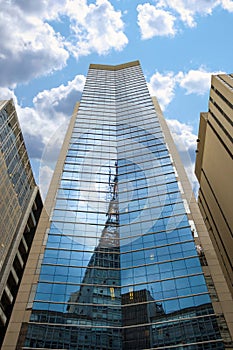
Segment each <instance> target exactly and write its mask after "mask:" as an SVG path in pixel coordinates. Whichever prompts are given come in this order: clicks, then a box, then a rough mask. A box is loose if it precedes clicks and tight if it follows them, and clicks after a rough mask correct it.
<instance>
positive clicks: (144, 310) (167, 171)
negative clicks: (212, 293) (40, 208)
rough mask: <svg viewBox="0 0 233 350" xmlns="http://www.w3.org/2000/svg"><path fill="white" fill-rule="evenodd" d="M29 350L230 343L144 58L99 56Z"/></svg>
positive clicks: (62, 189) (59, 201) (53, 226)
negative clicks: (112, 60)
mask: <svg viewBox="0 0 233 350" xmlns="http://www.w3.org/2000/svg"><path fill="white" fill-rule="evenodd" d="M47 233H48V238H47V242H46V248H45V253H44V257H43V261H42V265H41V270H40V277H39V283H38V285H37V290H36V294H35V298H34V302H33V309H32V314H31V318H30V322H29V324H28V325H27V327H26V330H25V339H24V347H23V348H24V349H41V348H46V349H79V350H84V349H85V350H86V349H88V350H89V349H99V350H104V349H106V350H109V349H114V350H120V349H124V350H129V349H134V350H137V349H192V350H194V349H224V346H223V344H222V341H221V336H220V333H219V330H218V326H217V322H216V318H215V315H214V311H213V308H212V304H211V301H210V297H209V294H208V290H207V287H206V282H205V279H204V275H203V271H202V268H201V265H200V262H199V258H198V255H197V252H196V247H195V244H194V241H193V236H192V232H191V228H190V226H189V221H188V218H187V214H186V211H185V208H184V203H183V200H182V198H181V194H180V190H179V187H178V182H177V178H176V175H175V172H174V167H173V164H172V160H171V157H170V155H169V152H168V149H167V146H166V142H165V140H164V137H163V134H162V131H161V128H160V125H159V121H158V119H157V115H156V110H155V107H154V105H153V102H152V100H151V97H150V95H149V92H148V89H147V85H146V82H145V79H144V76H143V73H142V71H141V67H140V65H139V63H138V62H132V63H130V64H126V65H121V66H116V67H111V66H100V65H91V66H90V69H89V72H88V76H87V80H86V85H85V88H84V91H83V94H82V99H81V102H80V106H79V109H78V113H77V118H76V123H75V126H74V129H73V132H72V137H71V139H70V144H69V148H68V152H67V155H66V159H65V163H64V166H63V171H62V174H61V179H60V183H59V188H58V190H57V194H56V200H55V206H54V209H53V212H52V214H51V220H50V227H49V228H48V229H47Z"/></svg>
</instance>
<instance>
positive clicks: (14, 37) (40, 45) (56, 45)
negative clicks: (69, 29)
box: [0, 2, 69, 86]
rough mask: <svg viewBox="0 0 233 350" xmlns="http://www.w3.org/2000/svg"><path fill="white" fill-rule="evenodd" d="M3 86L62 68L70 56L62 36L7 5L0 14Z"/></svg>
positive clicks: (12, 84) (14, 7) (31, 16)
mask: <svg viewBox="0 0 233 350" xmlns="http://www.w3.org/2000/svg"><path fill="white" fill-rule="evenodd" d="M0 32H1V40H0V52H1V58H0V62H1V86H14V84H16V83H18V82H26V81H29V80H30V79H32V78H34V77H37V76H40V75H43V74H48V73H51V72H53V71H55V70H59V69H62V68H63V67H64V66H65V65H66V61H67V59H68V57H69V54H68V52H67V50H66V49H65V48H64V43H63V40H62V37H61V35H59V33H55V31H54V30H53V28H52V27H51V26H50V25H49V24H48V23H45V22H44V21H43V20H42V19H41V18H40V17H39V16H37V15H29V14H27V13H24V12H23V11H22V10H21V9H20V8H19V7H17V6H11V5H10V4H8V3H7V2H5V3H4V4H3V3H2V4H1V12H0Z"/></svg>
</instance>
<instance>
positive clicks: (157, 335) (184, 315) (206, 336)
mask: <svg viewBox="0 0 233 350" xmlns="http://www.w3.org/2000/svg"><path fill="white" fill-rule="evenodd" d="M205 313H209V320H211V322H206V320H205V319H204V318H203V317H202V315H203V314H205ZM151 321H152V320H151ZM153 321H154V322H155V324H154V325H153V326H152V331H151V333H152V335H151V339H152V344H151V347H153V348H157V347H163V348H164V347H166V349H167V347H168V346H171V345H173V346H174V348H173V347H172V349H182V348H183V347H182V344H183V346H184V349H185V348H186V347H185V345H184V344H186V342H187V340H186V339H187V338H188V339H189V342H190V343H191V344H192V343H193V344H202V343H205V341H206V342H210V344H209V345H207V348H206V349H212V347H211V340H212V339H214V337H215V332H216V328H217V327H218V324H217V320H216V318H215V316H214V315H213V313H212V307H211V304H209V305H208V304H207V305H201V306H199V307H195V308H194V307H193V308H187V309H183V310H181V311H176V312H172V313H170V314H167V315H166V316H165V317H164V316H163V315H161V316H159V315H157V316H156V318H154V320H153ZM153 321H152V322H153ZM175 345H177V347H175ZM196 346H198V345H193V346H192V345H190V347H189V349H193V350H195V349H197V347H196ZM214 347H215V345H213V349H214ZM218 349H223V348H221V347H220V346H219V348H218Z"/></svg>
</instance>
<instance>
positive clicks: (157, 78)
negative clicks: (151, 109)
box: [148, 72, 176, 110]
mask: <svg viewBox="0 0 233 350" xmlns="http://www.w3.org/2000/svg"><path fill="white" fill-rule="evenodd" d="M175 86H176V77H175V75H174V73H173V72H168V73H165V74H161V73H159V72H156V73H155V74H153V75H152V77H151V78H150V80H149V83H148V88H149V92H150V95H151V96H156V97H157V99H158V101H159V104H160V107H161V109H162V110H164V109H165V108H166V106H167V105H168V104H169V103H170V102H171V101H172V99H173V97H174V95H175V92H174V89H175Z"/></svg>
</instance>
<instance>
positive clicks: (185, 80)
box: [147, 67, 224, 110]
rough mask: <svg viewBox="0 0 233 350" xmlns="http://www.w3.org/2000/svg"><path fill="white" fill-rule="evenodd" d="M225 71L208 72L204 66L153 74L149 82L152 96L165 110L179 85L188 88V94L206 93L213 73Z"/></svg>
mask: <svg viewBox="0 0 233 350" xmlns="http://www.w3.org/2000/svg"><path fill="white" fill-rule="evenodd" d="M221 73H224V72H221V71H218V72H217V71H216V72H208V71H206V70H205V69H204V68H202V67H200V68H199V69H196V70H195V69H191V70H189V71H188V72H182V71H180V72H178V73H175V72H168V73H160V72H156V73H155V74H153V75H152V76H151V77H150V79H149V82H148V83H147V84H148V89H149V92H150V95H151V96H156V97H157V99H158V101H159V104H160V107H161V109H162V110H165V109H166V107H167V106H168V105H169V103H170V102H171V101H172V100H173V98H174V96H175V91H176V89H177V87H181V88H183V89H184V90H186V95H189V94H196V95H204V94H206V93H208V92H209V90H210V85H211V75H213V74H221Z"/></svg>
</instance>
